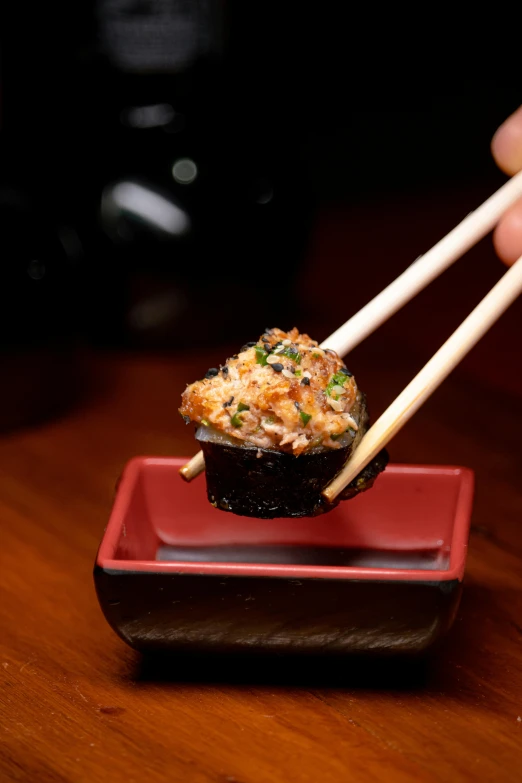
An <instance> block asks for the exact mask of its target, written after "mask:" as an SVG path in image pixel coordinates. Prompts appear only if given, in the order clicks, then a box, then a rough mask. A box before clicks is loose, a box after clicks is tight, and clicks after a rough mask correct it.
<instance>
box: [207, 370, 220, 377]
mask: <svg viewBox="0 0 522 783" xmlns="http://www.w3.org/2000/svg"><path fill="white" fill-rule="evenodd" d="M218 372H219V370H218V368H217V367H211V368H210V369H209V370H207V371H206V373H205V378H215V377H216V375H217V374H218Z"/></svg>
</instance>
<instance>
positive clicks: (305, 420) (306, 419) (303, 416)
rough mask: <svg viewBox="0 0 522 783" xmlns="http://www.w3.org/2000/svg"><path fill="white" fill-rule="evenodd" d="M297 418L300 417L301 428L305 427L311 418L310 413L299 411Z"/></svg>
mask: <svg viewBox="0 0 522 783" xmlns="http://www.w3.org/2000/svg"><path fill="white" fill-rule="evenodd" d="M299 416H300V417H301V421H302V422H303V427H306V425H307V424H308V422H309V421H310V419H311V418H312V414H311V413H305V412H304V411H301V412H300V413H299Z"/></svg>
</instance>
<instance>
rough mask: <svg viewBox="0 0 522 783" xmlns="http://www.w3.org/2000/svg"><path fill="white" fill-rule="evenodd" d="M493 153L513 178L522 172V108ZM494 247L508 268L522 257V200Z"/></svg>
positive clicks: (498, 136) (501, 130)
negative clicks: (518, 172) (508, 265)
mask: <svg viewBox="0 0 522 783" xmlns="http://www.w3.org/2000/svg"><path fill="white" fill-rule="evenodd" d="M491 151H492V153H493V157H494V158H495V161H496V163H497V165H498V166H499V168H501V169H502V171H504V172H505V173H506V174H509V175H510V176H512V175H513V174H516V173H517V171H520V170H521V169H522V106H521V107H520V108H518V109H517V110H516V112H514V114H512V115H511V116H510V117H508V118H507V120H506V121H505V122H503V123H502V125H501V126H500V128H499V129H498V130H497V132H496V133H495V135H494V136H493V140H492V142H491ZM493 244H494V246H495V250H496V251H497V254H498V255H499V257H500V258H501V259H502V261H504V263H505V264H512V263H514V262H515V261H516V260H517V258H519V257H520V256H522V200H521V201H518V202H517V203H516V204H515V206H514V207H512V208H511V209H510V210H509V211H508V212H506V214H505V215H504V216H503V218H502V220H501V221H500V222H499V224H498V225H497V227H496V229H495V232H494V234H493Z"/></svg>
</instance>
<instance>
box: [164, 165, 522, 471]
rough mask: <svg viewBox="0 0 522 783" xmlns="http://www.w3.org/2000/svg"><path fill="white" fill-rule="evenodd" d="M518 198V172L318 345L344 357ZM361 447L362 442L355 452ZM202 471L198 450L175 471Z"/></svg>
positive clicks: (521, 177)
mask: <svg viewBox="0 0 522 783" xmlns="http://www.w3.org/2000/svg"><path fill="white" fill-rule="evenodd" d="M521 197H522V171H521V172H519V173H518V174H515V176H514V177H512V178H511V179H510V180H508V181H507V182H506V183H505V184H504V185H502V187H500V188H499V189H498V190H497V191H496V192H495V193H493V195H492V196H490V197H489V198H488V199H486V201H484V203H483V204H481V206H480V207H477V209H476V210H475V211H474V212H471V213H470V214H469V215H467V217H465V218H464V220H462V221H461V222H460V223H459V224H458V225H457V226H455V228H454V229H452V231H450V232H449V234H447V235H446V236H445V237H443V239H441V240H440V241H439V242H437V244H436V245H434V246H433V247H432V248H431V250H428V252H427V253H425V254H424V255H422V256H420V257H419V258H418V259H417V260H416V261H414V262H413V264H411V265H410V266H409V267H408V268H407V269H406V270H405V271H404V272H403V273H402V274H401V275H399V277H397V278H396V279H395V280H394V281H393V282H392V283H390V285H389V286H387V287H386V288H385V289H383V290H382V291H381V293H380V294H377V296H376V297H374V299H372V300H371V301H370V302H368V304H366V305H365V306H364V307H363V308H362V309H361V310H359V312H358V313H356V314H355V315H354V316H352V318H350V319H349V320H348V321H346V323H345V324H343V325H342V326H341V327H339V329H337V330H336V331H335V332H334V333H333V334H331V335H330V337H328V338H327V339H326V340H323V342H322V343H321V348H330V349H332V350H334V351H336V352H337V353H338V354H339V356H341V357H342V356H346V354H347V353H349V351H351V350H352V348H355V346H356V345H358V344H359V343H360V342H362V341H363V340H364V339H365V338H366V337H368V335H370V334H371V333H372V332H373V331H375V329H377V328H378V327H379V326H380V325H381V324H383V323H384V322H385V321H386V320H387V319H388V318H389V317H390V316H391V315H393V314H394V313H396V312H397V311H398V310H400V308H401V307H403V306H404V305H405V304H406V303H407V302H408V301H409V300H410V299H413V297H414V296H416V295H417V294H418V293H419V292H420V291H422V290H423V288H425V287H426V286H427V285H428V284H429V283H431V282H432V280H435V278H436V277H438V276H439V275H440V274H442V272H444V271H445V270H446V269H448V268H449V267H450V266H451V265H452V264H453V263H454V262H455V261H456V260H457V259H458V258H460V256H462V255H463V254H464V253H465V252H466V251H467V250H469V249H470V248H471V247H473V245H475V244H476V243H477V242H479V241H480V240H481V239H483V237H485V236H486V234H488V233H489V231H491V230H492V229H493V228H494V227H495V225H496V224H497V222H498V221H499V219H500V218H501V217H502V215H503V214H504V212H506V211H507V210H508V209H509V207H511V206H512V205H513V204H514V203H515V201H517V200H518V199H519V198H521ZM372 429H373V427H372ZM361 446H362V441H361V444H360V445H359V448H358V449H357V452H359V450H360V447H361ZM204 470H205V460H204V458H203V452H202V451H199V452H198V453H197V454H196V455H195V456H194V457H192V459H191V460H189V462H187V464H186V465H184V466H183V467H182V468H181V469H180V471H179V472H180V475H181V476H182V478H184V479H185V481H192V479H194V478H196V476H198V475H199V474H200V473H202V472H203V471H204Z"/></svg>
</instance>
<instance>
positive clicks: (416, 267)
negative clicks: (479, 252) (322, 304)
mask: <svg viewBox="0 0 522 783" xmlns="http://www.w3.org/2000/svg"><path fill="white" fill-rule="evenodd" d="M520 197H522V171H521V172H519V173H518V174H515V176H514V177H512V178H511V179H509V180H508V181H507V182H506V183H505V184H504V185H502V187H501V188H499V189H498V190H497V191H496V192H495V193H493V195H492V196H490V197H489V198H488V199H486V201H484V203H483V204H481V205H480V207H477V209H475V211H474V212H470V214H469V215H467V216H466V217H465V218H464V220H462V221H461V222H460V223H459V224H458V225H457V226H455V228H454V229H452V230H451V231H450V232H449V234H446V236H445V237H443V238H442V239H441V240H439V242H437V244H436V245H434V246H433V247H432V248H431V250H428V252H427V253H424V255H422V256H420V257H419V258H418V259H417V260H416V261H414V262H413V264H411V265H410V266H409V267H408V268H407V269H406V270H405V271H404V272H403V273H402V274H401V275H399V277H397V278H396V279H395V280H394V281H393V283H390V285H389V286H387V287H386V288H384V289H383V290H382V291H381V292H380V294H377V296H376V297H374V299H372V300H371V301H370V302H368V304H366V305H365V306H364V307H363V308H362V309H361V310H359V312H358V313H356V314H355V315H354V316H352V318H350V319H349V320H348V321H346V323H345V324H343V325H342V326H340V327H339V329H337V331H335V332H334V333H333V334H331V335H330V337H328V338H327V339H326V340H324V341H323V342H322V343H321V348H331V349H332V350H334V351H337V353H338V354H339V356H346V354H347V353H349V352H350V351H351V350H352V348H355V346H356V345H359V343H361V342H362V341H363V340H364V339H365V338H366V337H368V335H370V334H371V333H372V332H374V331H375V330H376V329H377V328H378V327H379V326H381V324H383V323H384V322H385V321H386V320H387V319H388V318H390V316H392V315H393V314H394V313H396V312H397V311H398V310H400V309H401V307H403V306H404V305H405V304H406V303H407V302H409V301H410V299H413V297H414V296H416V295H417V294H418V293H419V292H420V291H422V290H423V289H424V288H425V287H426V286H427V285H428V284H429V283H431V282H432V281H433V280H435V278H437V277H438V276H439V275H440V274H442V272H444V271H445V270H446V269H448V268H449V267H450V266H451V265H452V264H453V263H454V262H455V261H456V260H457V259H458V258H460V257H461V256H462V255H464V253H466V252H467V251H468V250H469V249H470V248H471V247H473V246H474V245H476V244H477V242H479V241H480V240H481V239H483V238H484V237H485V236H486V234H488V233H489V232H490V231H491V230H492V229H493V228H494V227H495V226H496V224H497V223H498V221H499V220H500V218H501V217H502V215H503V214H504V212H506V211H507V210H508V209H509V207H511V206H513V204H514V203H515V201H517V200H518V199H519V198H520Z"/></svg>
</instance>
